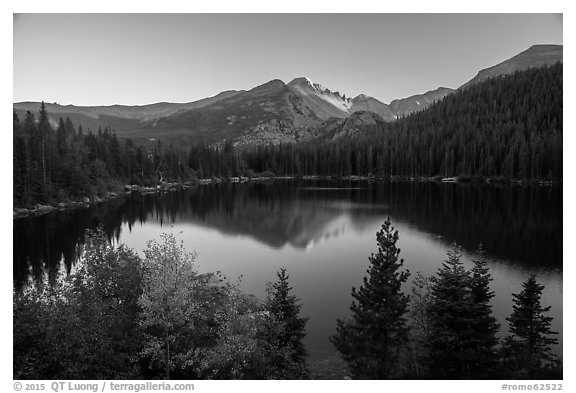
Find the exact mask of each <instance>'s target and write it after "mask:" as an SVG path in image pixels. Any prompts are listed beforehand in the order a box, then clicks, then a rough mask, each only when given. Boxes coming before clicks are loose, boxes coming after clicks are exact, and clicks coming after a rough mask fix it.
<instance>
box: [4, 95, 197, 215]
mask: <svg viewBox="0 0 576 393" xmlns="http://www.w3.org/2000/svg"><path fill="white" fill-rule="evenodd" d="M189 173H190V168H189V166H188V156H187V154H186V153H184V152H182V151H180V150H179V149H176V148H175V147H174V146H173V145H171V144H170V145H168V146H167V147H165V146H163V145H162V143H161V142H160V141H159V142H158V143H157V145H156V146H155V147H154V148H153V149H146V148H144V147H143V146H136V145H135V144H134V143H133V142H132V141H131V140H130V139H126V140H123V141H120V140H119V139H118V138H117V137H116V134H115V132H114V131H113V130H111V129H110V128H108V127H105V128H104V129H103V130H102V129H99V130H98V131H97V132H96V133H94V132H92V131H91V130H88V131H86V132H85V131H84V130H83V128H82V125H78V127H75V126H74V124H73V123H72V121H71V120H70V118H66V119H65V120H63V119H62V118H60V121H59V123H58V125H57V126H56V127H53V126H52V125H51V124H50V121H49V119H48V113H47V112H46V109H45V106H44V103H42V106H41V108H40V112H39V114H38V117H37V118H36V116H35V115H34V114H33V113H31V112H27V113H26V116H25V118H24V120H23V121H20V119H19V118H18V116H17V114H16V112H15V111H14V128H13V177H14V187H13V198H14V205H15V206H32V205H34V204H36V203H54V202H62V201H66V200H69V199H72V200H74V199H78V198H80V197H93V196H95V195H100V196H102V195H105V194H106V193H107V192H109V191H118V190H120V189H121V188H122V186H123V185H124V184H126V183H129V184H139V185H154V184H157V183H158V181H160V180H165V179H174V180H179V179H183V178H187V177H188V176H189Z"/></svg>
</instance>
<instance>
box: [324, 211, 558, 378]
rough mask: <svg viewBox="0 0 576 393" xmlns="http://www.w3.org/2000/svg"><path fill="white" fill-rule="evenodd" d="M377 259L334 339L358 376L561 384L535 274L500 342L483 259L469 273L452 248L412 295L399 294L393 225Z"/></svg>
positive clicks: (384, 233)
mask: <svg viewBox="0 0 576 393" xmlns="http://www.w3.org/2000/svg"><path fill="white" fill-rule="evenodd" d="M376 237H377V242H378V253H377V254H375V255H374V254H373V255H372V256H371V257H370V258H369V260H370V268H369V269H368V271H367V272H368V276H367V277H365V278H364V282H363V285H362V286H361V287H360V289H359V290H356V289H355V288H353V289H352V296H353V298H354V301H353V303H352V306H351V311H352V318H351V319H349V320H346V321H338V330H337V333H336V334H335V335H334V336H333V337H332V338H331V341H332V342H333V343H334V345H335V346H336V348H337V349H338V350H339V351H340V352H341V353H342V356H343V358H344V360H345V361H346V362H347V364H348V366H349V369H350V371H351V373H352V375H353V377H355V378H360V379H390V378H425V379H500V378H504V379H540V378H542V379H561V378H562V369H561V365H560V362H559V360H558V358H557V356H556V355H555V354H554V353H553V351H552V347H551V346H552V345H553V344H557V343H558V340H557V339H556V338H554V335H556V334H557V333H556V332H553V331H551V329H550V324H551V320H552V318H550V317H548V316H546V315H545V313H546V312H547V311H549V310H550V307H542V305H541V304H540V298H541V295H542V290H543V289H544V287H543V286H542V285H540V284H538V282H537V281H536V277H535V275H534V274H532V275H531V276H530V277H529V278H528V280H527V281H526V282H525V283H524V284H523V289H522V291H521V292H520V293H518V294H514V295H513V298H514V310H513V312H512V315H511V316H510V318H507V319H508V321H509V323H510V329H509V330H510V334H509V335H508V336H507V337H505V338H504V339H503V340H502V341H500V340H499V339H498V338H497V333H498V331H499V328H500V325H499V324H498V323H497V322H496V319H495V318H494V317H493V316H492V306H491V305H490V299H492V297H493V296H494V293H493V292H492V291H491V290H490V287H489V284H490V281H491V280H492V278H491V276H490V272H489V269H488V267H487V262H486V261H485V260H484V258H483V257H482V252H480V253H479V255H481V257H480V258H479V259H477V260H475V261H473V262H474V266H473V268H472V269H471V270H466V268H465V266H464V264H463V262H462V254H461V251H460V248H459V247H458V246H457V245H454V247H453V249H452V250H451V251H449V252H448V257H447V259H446V260H445V261H444V262H443V264H442V266H441V267H440V268H439V269H438V272H437V273H436V275H435V276H433V277H429V278H425V277H422V276H421V275H418V276H417V279H416V280H415V282H414V288H413V290H412V296H411V297H408V296H406V295H405V294H404V293H403V292H402V289H401V286H402V284H403V283H405V282H406V280H407V277H408V275H409V272H408V271H406V270H402V265H403V260H401V259H399V254H400V250H399V249H398V248H397V246H396V243H397V241H398V232H397V231H394V228H393V227H392V226H391V223H390V221H389V220H387V221H386V222H385V223H384V225H383V226H382V229H381V230H380V231H379V232H378V233H377V235H376Z"/></svg>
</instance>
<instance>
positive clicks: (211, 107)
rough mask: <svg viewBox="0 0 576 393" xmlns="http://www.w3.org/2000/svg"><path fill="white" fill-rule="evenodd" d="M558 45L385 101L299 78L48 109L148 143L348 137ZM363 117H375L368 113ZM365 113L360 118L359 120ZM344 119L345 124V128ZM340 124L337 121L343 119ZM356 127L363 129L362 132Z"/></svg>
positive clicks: (551, 58) (544, 56) (541, 61)
mask: <svg viewBox="0 0 576 393" xmlns="http://www.w3.org/2000/svg"><path fill="white" fill-rule="evenodd" d="M562 51H563V47H562V45H534V46H531V47H530V48H528V49H527V50H525V51H523V52H520V53H519V54H517V55H515V56H513V57H511V58H509V59H507V60H505V61H503V62H501V63H498V64H496V65H494V66H492V67H489V68H486V69H483V70H480V71H479V72H478V73H477V75H476V76H475V77H474V78H472V79H471V80H470V81H468V82H467V83H465V84H464V85H462V86H460V87H459V88H458V89H451V88H447V87H439V88H437V89H434V90H430V91H427V92H425V93H422V94H416V95H412V96H409V97H405V98H399V99H395V100H392V101H391V102H390V103H389V104H386V103H384V102H381V101H379V100H378V99H376V98H374V97H371V96H368V95H366V94H358V95H357V96H356V97H354V98H350V97H346V96H345V95H343V94H340V93H339V92H337V91H331V90H330V89H328V88H325V87H323V86H322V85H321V84H319V83H315V82H313V81H312V80H311V79H309V78H307V77H305V76H301V77H297V78H294V79H293V80H291V81H290V82H288V83H285V82H283V81H282V80H280V79H272V80H270V81H268V82H265V83H263V84H261V85H258V86H256V87H254V88H252V89H250V90H227V91H223V92H221V93H219V94H217V95H214V96H212V97H207V98H203V99H201V100H197V101H192V102H188V103H170V102H159V103H154V104H146V105H135V106H129V105H109V106H105V105H104V106H74V105H65V106H63V105H58V104H46V109H47V110H48V113H49V114H50V115H51V116H52V117H51V120H52V122H57V120H58V117H67V116H70V117H71V120H72V121H73V122H75V123H82V124H83V125H84V126H85V127H87V128H89V129H92V130H95V129H97V128H99V127H103V126H110V127H112V128H114V129H115V130H116V131H117V132H118V135H119V136H123V137H133V138H134V137H135V138H149V139H155V138H157V137H176V136H179V137H181V136H188V138H194V139H200V140H204V141H205V142H207V143H217V142H219V141H220V140H222V139H232V140H235V141H236V142H237V143H239V144H241V145H245V144H250V145H251V144H266V143H274V144H276V143H281V142H286V143H290V142H298V141H302V140H307V139H311V138H315V137H317V136H318V132H319V131H318V130H319V129H322V128H323V129H324V130H327V129H331V128H333V126H334V125H335V124H340V125H342V126H343V125H345V124H347V131H346V132H345V134H347V135H348V134H350V133H355V132H357V130H358V129H361V128H362V127H364V126H369V125H370V124H373V123H374V122H379V121H384V122H393V121H395V120H396V119H398V118H399V117H404V116H406V115H409V114H411V113H414V112H418V111H421V110H424V109H426V108H428V107H429V106H430V105H432V104H433V103H434V102H437V101H440V100H442V99H444V97H446V96H447V95H450V94H453V93H454V92H456V91H458V90H461V89H465V88H467V87H468V86H471V85H473V84H475V83H479V82H481V81H483V80H486V79H488V78H491V77H495V76H498V75H506V74H509V73H512V72H515V71H518V70H522V69H526V68H530V67H539V66H543V65H550V64H554V63H555V62H557V61H562ZM39 106H40V103H35V102H29V101H28V102H19V103H14V108H15V109H16V110H17V112H19V114H23V112H25V111H27V110H30V111H37V110H38V109H39ZM364 112H369V113H373V114H375V115H374V116H373V115H366V114H364ZM356 113H362V115H356V116H354V114H356ZM346 119H350V121H349V122H348V123H346ZM340 120H342V121H340ZM359 127H360V128H359Z"/></svg>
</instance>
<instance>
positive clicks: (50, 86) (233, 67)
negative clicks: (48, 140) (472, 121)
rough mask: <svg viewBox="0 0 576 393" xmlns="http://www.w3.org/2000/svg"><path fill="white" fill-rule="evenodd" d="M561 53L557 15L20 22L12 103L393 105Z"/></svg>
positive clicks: (76, 17)
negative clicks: (320, 98)
mask: <svg viewBox="0 0 576 393" xmlns="http://www.w3.org/2000/svg"><path fill="white" fill-rule="evenodd" d="M562 42H563V41H562V16H561V15H558V14H556V15H551V14H16V15H15V16H14V52H13V54H14V97H13V100H14V102H19V101H41V100H44V101H46V102H58V103H60V104H75V105H110V104H126V105H141V104H149V103H154V102H161V101H169V102H189V101H195V100H198V99H201V98H204V97H208V96H212V95H215V94H217V93H219V92H221V91H223V90H232V89H234V90H237V89H251V88H253V87H255V86H257V85H260V84H262V83H265V82H267V81H269V80H271V79H276V78H277V79H281V80H283V81H284V82H286V83H288V82H289V81H290V80H292V79H294V78H296V77H299V76H307V77H308V78H310V79H312V80H313V81H314V82H317V83H320V84H321V85H323V86H325V87H327V88H329V89H331V90H337V91H339V92H340V93H343V94H346V96H351V97H354V96H356V95H358V94H361V93H364V94H367V95H370V96H373V97H375V98H377V99H379V100H381V101H383V102H385V103H389V102H390V101H391V100H393V99H396V98H403V97H407V96H410V95H413V94H419V93H423V92H426V91H428V90H432V89H436V88H437V87H439V86H445V87H452V88H456V87H458V86H460V85H462V84H463V83H465V82H466V81H468V80H470V79H471V78H473V77H474V76H475V75H476V73H477V72H478V71H479V70H480V69H483V68H486V67H489V66H492V65H494V64H496V63H499V62H501V61H503V60H505V59H507V58H510V57H512V56H514V55H515V54H517V53H519V52H521V51H523V50H525V49H527V48H528V47H530V46H531V45H534V44H544V43H552V44H562Z"/></svg>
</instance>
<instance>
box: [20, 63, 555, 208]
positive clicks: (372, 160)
mask: <svg viewBox="0 0 576 393" xmlns="http://www.w3.org/2000/svg"><path fill="white" fill-rule="evenodd" d="M13 123H14V126H13V176H14V188H13V197H14V205H15V206H32V205H34V204H36V203H53V202H59V201H64V200H66V199H75V198H78V197H85V196H88V197H93V196H95V195H104V194H106V192H108V191H118V190H119V189H120V188H121V186H122V185H123V184H126V183H130V184H139V185H155V184H158V182H159V181H163V180H172V181H183V180H189V179H192V178H197V177H200V178H209V177H212V176H217V177H230V176H253V175H255V174H258V173H267V172H268V173H271V174H276V175H293V176H301V175H325V176H350V175H363V176H368V175H374V176H378V177H389V176H407V177H417V176H426V177H431V176H445V177H447V176H458V175H466V176H480V177H490V178H499V177H500V178H505V179H533V180H554V181H561V180H562V65H561V64H558V65H555V66H552V67H543V68H537V69H531V70H527V71H523V72H517V73H515V74H513V75H509V76H503V77H498V78H492V79H490V80H487V81H485V82H483V83H480V84H477V85H474V86H472V87H470V88H468V89H466V90H464V91H461V92H458V93H456V94H453V95H450V96H448V97H446V98H445V99H444V100H443V101H441V102H438V103H436V104H434V105H432V106H431V107H429V108H428V109H426V110H424V111H421V112H419V113H415V114H412V115H410V116H407V117H405V118H402V119H399V120H398V121H396V122H393V123H385V122H379V123H377V124H376V127H375V129H372V130H369V131H366V132H363V133H359V134H357V135H355V136H353V137H352V136H346V137H342V138H336V139H329V140H328V141H326V140H316V141H313V142H305V143H299V144H280V145H277V146H272V145H270V146H258V147H256V148H252V149H247V150H243V151H238V150H236V149H234V146H233V143H232V141H226V140H225V141H223V142H222V143H220V144H218V145H215V146H208V145H204V144H201V143H193V144H192V145H191V147H190V148H189V150H188V151H183V150H182V149H181V148H179V147H176V146H174V145H173V144H172V143H170V144H169V145H168V146H164V145H163V144H162V142H161V141H158V142H157V143H156V144H155V145H154V146H153V147H144V146H141V145H138V146H137V145H135V144H134V143H133V142H132V141H131V140H130V139H126V140H124V141H123V143H122V142H120V141H119V140H118V138H117V137H116V134H115V132H114V131H113V130H111V129H110V128H108V127H106V128H104V129H103V130H102V129H99V130H98V132H97V133H95V132H92V131H91V130H88V131H87V132H84V130H83V129H82V126H81V125H78V126H77V127H75V126H74V124H73V123H72V121H71V120H70V119H69V118H67V119H65V120H62V119H60V121H59V123H58V125H57V126H56V127H52V125H51V124H50V121H49V118H48V114H47V112H46V109H45V107H44V104H42V106H41V109H40V111H39V113H38V116H37V117H36V116H35V115H34V114H32V113H30V112H27V113H26V115H25V118H24V119H23V120H20V119H19V118H18V116H17V115H16V111H14V122H13Z"/></svg>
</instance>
